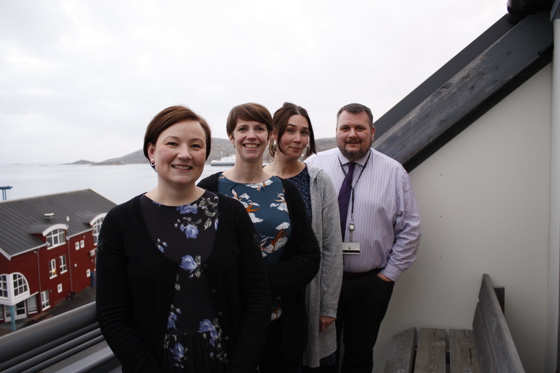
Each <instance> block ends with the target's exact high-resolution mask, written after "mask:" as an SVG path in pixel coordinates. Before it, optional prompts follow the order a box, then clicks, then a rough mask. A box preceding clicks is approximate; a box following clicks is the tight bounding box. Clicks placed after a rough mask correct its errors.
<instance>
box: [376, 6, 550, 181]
mask: <svg viewBox="0 0 560 373" xmlns="http://www.w3.org/2000/svg"><path fill="white" fill-rule="evenodd" d="M548 17H549V15H548V13H547V12H542V13H538V14H534V15H531V16H528V17H526V18H525V19H523V21H521V22H520V23H519V24H517V25H516V27H514V28H512V29H511V30H510V31H509V32H508V33H507V34H506V35H504V36H503V37H502V38H501V39H499V40H498V41H497V42H496V43H494V44H493V45H492V46H490V47H489V48H488V49H487V50H486V51H484V52H483V53H481V54H480V55H479V56H478V57H477V58H475V59H474V60H473V61H472V62H471V63H470V64H468V65H467V66H465V68H464V69H462V70H461V71H460V72H458V73H457V74H456V75H455V76H454V77H452V78H451V79H449V80H448V81H447V82H446V83H445V84H443V85H442V86H441V87H440V88H439V89H438V90H437V91H435V92H434V93H432V94H431V95H430V96H429V97H427V98H426V99H425V100H424V101H423V102H422V103H420V104H419V105H418V106H417V107H416V108H414V109H413V110H411V111H410V112H409V113H407V114H406V115H405V116H404V117H403V118H402V119H401V120H400V121H399V122H398V123H396V124H395V125H394V126H393V127H391V128H390V129H389V130H388V131H387V132H385V133H384V134H383V135H382V136H381V137H379V138H378V139H377V140H376V141H375V142H374V144H373V146H374V148H375V149H377V150H378V151H380V152H382V153H384V154H386V155H388V156H389V157H391V158H394V159H396V160H397V161H399V162H400V163H402V164H404V166H405V168H407V170H409V171H410V169H411V166H413V165H414V164H416V163H417V161H415V160H414V158H415V157H420V158H422V157H427V156H429V155H430V154H431V153H433V152H435V150H437V148H439V147H441V146H443V144H445V142H447V141H449V140H450V139H451V138H453V137H454V136H455V135H456V134H457V133H459V132H460V131H461V130H462V129H464V128H465V127H466V126H468V125H469V124H470V123H472V121H474V120H475V119H476V116H475V114H473V113H475V112H476V110H478V109H479V108H483V107H486V106H489V104H488V102H489V101H491V98H492V97H493V96H494V95H495V96H499V95H500V93H501V92H502V91H503V90H504V88H505V87H508V86H511V85H512V81H514V80H515V79H516V78H517V77H518V76H519V77H523V76H525V75H526V74H524V72H525V71H526V70H527V69H529V68H530V67H531V66H532V65H533V64H537V62H539V61H540V60H541V59H542V58H543V56H544V55H545V53H543V52H544V51H547V50H550V49H551V48H552V45H553V35H552V24H551V23H550V21H549V20H548ZM479 115H481V114H479ZM424 153H426V154H427V155H425V154H424ZM423 154H424V155H423ZM409 164H410V165H409Z"/></svg>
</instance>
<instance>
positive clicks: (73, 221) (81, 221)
mask: <svg viewBox="0 0 560 373" xmlns="http://www.w3.org/2000/svg"><path fill="white" fill-rule="evenodd" d="M114 206H116V204H115V203H114V202H111V201H109V200H108V199H106V198H105V197H103V196H101V195H99V194H97V193H95V192H94V191H93V190H91V189H86V190H79V191H74V192H66V193H59V194H52V195H47V196H40V197H33V198H25V199H19V200H13V201H3V202H0V249H2V250H3V251H4V252H6V253H7V254H8V255H9V256H14V255H17V254H20V253H23V252H25V251H27V250H30V249H32V248H34V247H37V246H40V245H42V244H43V241H42V240H40V239H39V238H37V237H35V236H33V235H32V234H30V232H32V231H34V230H37V227H38V226H42V227H45V226H49V225H56V224H64V225H67V226H68V231H67V234H68V236H72V235H74V234H77V233H79V232H83V231H85V230H88V229H91V226H90V225H89V221H90V220H91V219H92V218H93V217H95V216H96V215H98V214H103V213H107V212H109V210H110V209H111V208H113V207H114ZM50 213H52V214H53V215H52V217H51V218H46V217H45V214H50Z"/></svg>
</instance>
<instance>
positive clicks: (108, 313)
mask: <svg viewBox="0 0 560 373" xmlns="http://www.w3.org/2000/svg"><path fill="white" fill-rule="evenodd" d="M210 138H211V136H210V128H209V127H208V125H207V124H206V122H205V121H204V119H202V118H201V117H199V116H198V115H196V114H195V113H193V112H192V111H191V110H189V109H187V108H185V107H180V106H176V107H170V108H167V109H165V110H163V111H162V112H161V113H159V114H158V115H156V117H155V118H154V119H153V120H152V122H151V123H150V125H149V126H148V128H147V130H146V136H145V138H144V154H145V155H146V157H147V158H148V159H149V160H150V163H151V165H152V167H153V168H154V170H155V171H156V173H157V176H158V183H157V186H156V187H155V188H154V189H152V190H151V191H149V192H147V193H146V194H142V195H140V196H137V197H135V198H133V199H132V200H130V201H128V202H126V203H124V204H122V205H119V206H117V207H115V208H114V209H112V210H111V211H110V212H109V213H108V214H107V216H106V217H105V219H104V222H103V225H102V228H101V231H100V235H99V243H98V255H97V295H96V297H97V299H96V303H97V314H98V319H99V325H100V327H101V331H102V333H103V335H104V337H105V339H106V341H107V343H108V344H109V346H110V347H111V349H112V350H113V352H114V353H115V355H116V357H117V358H118V359H119V360H120V362H121V364H122V370H123V372H205V373H206V372H212V373H223V372H239V373H245V372H256V371H257V365H258V363H259V358H260V355H261V351H262V346H263V344H264V341H265V339H266V335H267V328H268V324H269V317H270V290H269V286H268V279H267V275H266V272H265V270H264V264H263V260H262V256H261V252H260V248H259V246H258V244H257V242H256V235H255V230H254V228H253V224H251V221H250V219H249V218H248V216H247V214H246V212H245V210H244V209H243V207H242V206H241V205H240V204H239V203H238V202H236V201H234V200H232V199H230V198H227V197H225V196H221V195H218V194H216V193H212V192H208V191H205V190H204V189H201V188H199V187H197V186H196V185H195V183H196V180H197V179H198V178H199V177H200V175H201V173H202V170H203V168H204V163H205V160H206V159H207V157H208V154H209V153H210Z"/></svg>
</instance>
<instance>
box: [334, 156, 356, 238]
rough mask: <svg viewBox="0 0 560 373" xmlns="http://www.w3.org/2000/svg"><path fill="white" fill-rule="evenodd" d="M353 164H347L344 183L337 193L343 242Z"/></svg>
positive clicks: (350, 192)
mask: <svg viewBox="0 0 560 373" xmlns="http://www.w3.org/2000/svg"><path fill="white" fill-rule="evenodd" d="M354 166H356V163H355V162H350V163H348V171H347V172H346V176H345V177H344V181H343V182H342V185H341V186H340V192H339V193H338V208H339V210H340V229H341V231H342V240H344V233H345V232H346V218H347V217H348V204H349V202H350V195H351V194H352V178H353V177H354Z"/></svg>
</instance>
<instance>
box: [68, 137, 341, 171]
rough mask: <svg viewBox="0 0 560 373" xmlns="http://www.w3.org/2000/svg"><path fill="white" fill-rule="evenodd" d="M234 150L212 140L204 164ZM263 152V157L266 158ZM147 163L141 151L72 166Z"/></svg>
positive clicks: (329, 144) (325, 144) (330, 144)
mask: <svg viewBox="0 0 560 373" xmlns="http://www.w3.org/2000/svg"><path fill="white" fill-rule="evenodd" d="M315 143H316V145H317V151H323V150H327V149H331V148H334V147H336V139H335V138H334V137H332V138H325V139H316V140H315ZM234 153H235V148H234V147H233V145H232V144H231V142H230V141H229V140H227V139H218V138H213V139H212V150H211V151H210V155H209V156H208V160H207V161H206V163H210V162H211V161H212V160H214V159H220V158H222V157H226V156H228V155H231V154H234ZM266 154H268V153H266V152H265V157H266ZM142 163H148V160H147V159H146V157H144V152H143V151H142V149H140V150H137V151H135V152H132V153H130V154H127V155H124V156H122V157H119V158H110V159H107V160H105V161H102V162H90V161H86V160H79V161H76V162H73V163H72V164H91V165H94V166H96V165H97V166H105V165H123V164H142Z"/></svg>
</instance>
